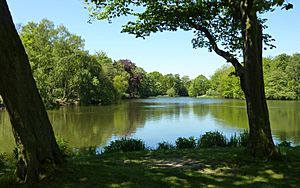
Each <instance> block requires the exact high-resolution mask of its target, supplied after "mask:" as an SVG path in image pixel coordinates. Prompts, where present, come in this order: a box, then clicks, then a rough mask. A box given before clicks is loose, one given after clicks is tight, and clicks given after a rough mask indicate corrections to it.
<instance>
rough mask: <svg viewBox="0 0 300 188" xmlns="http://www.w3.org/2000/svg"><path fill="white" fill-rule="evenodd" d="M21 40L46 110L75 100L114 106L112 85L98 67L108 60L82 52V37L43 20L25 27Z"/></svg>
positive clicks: (22, 29) (98, 55)
mask: <svg viewBox="0 0 300 188" xmlns="http://www.w3.org/2000/svg"><path fill="white" fill-rule="evenodd" d="M20 37H21V40H22V42H23V45H24V47H25V50H26V53H27V54H28V58H29V61H30V65H31V69H32V73H33V76H34V79H35V80H36V83H37V87H38V89H39V91H40V94H41V96H42V99H43V101H44V103H45V105H46V106H47V107H52V106H55V105H56V104H58V103H59V104H65V103H70V102H74V101H77V100H80V102H81V103H83V104H94V103H96V104H111V103H113V102H115V98H116V97H115V95H116V94H115V90H114V88H113V84H112V81H111V80H109V79H107V76H106V75H105V73H104V72H103V71H102V66H101V64H102V63H103V64H104V63H107V62H108V60H109V58H107V56H106V55H105V54H103V53H98V54H96V55H95V56H92V55H90V54H89V53H88V52H87V51H84V40H83V39H81V37H79V36H76V35H74V34H71V33H70V32H69V31H68V30H67V28H65V27H64V26H58V27H55V26H54V24H53V23H52V22H51V21H49V20H46V19H44V20H42V21H41V22H40V23H34V22H29V23H28V24H26V25H24V26H23V27H22V28H21V29H20ZM102 61H103V62H102Z"/></svg>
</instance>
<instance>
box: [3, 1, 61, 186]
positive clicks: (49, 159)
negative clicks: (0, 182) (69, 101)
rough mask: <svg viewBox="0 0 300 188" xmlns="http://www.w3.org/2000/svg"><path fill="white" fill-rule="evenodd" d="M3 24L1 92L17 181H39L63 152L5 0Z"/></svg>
mask: <svg viewBox="0 0 300 188" xmlns="http://www.w3.org/2000/svg"><path fill="white" fill-rule="evenodd" d="M0 23H1V26H0V94H1V95H2V97H3V101H4V103H5V106H6V108H7V111H8V113H9V117H10V121H11V124H12V129H13V134H14V137H15V141H16V145H17V151H18V158H17V165H16V166H17V167H16V175H17V181H18V182H20V183H24V182H36V181H38V180H40V179H43V178H44V177H46V176H47V175H48V174H49V173H51V172H53V170H54V169H55V166H56V165H57V164H59V163H61V162H63V155H62V153H61V151H60V150H59V147H58V145H57V143H56V140H55V136H54V132H53V130H52V126H51V124H50V121H49V118H48V115H47V112H46V110H45V107H44V104H43V102H42V99H41V97H40V95H39V93H38V90H37V87H36V84H35V81H34V79H33V76H32V73H31V69H30V65H29V60H28V57H27V54H26V52H25V49H24V47H23V45H22V42H21V40H20V38H19V36H18V33H17V31H16V29H15V26H14V23H13V20H12V17H11V15H10V12H9V9H8V6H7V2H6V0H0Z"/></svg>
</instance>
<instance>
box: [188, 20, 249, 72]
mask: <svg viewBox="0 0 300 188" xmlns="http://www.w3.org/2000/svg"><path fill="white" fill-rule="evenodd" d="M189 23H190V25H191V26H192V27H193V28H194V29H196V30H198V31H202V32H203V33H204V34H205V36H206V38H207V39H208V41H209V43H210V45H211V47H212V49H213V50H214V51H215V52H216V53H217V54H218V55H219V56H221V57H223V58H224V59H226V61H227V62H229V63H231V64H232V65H233V67H234V68H235V71H236V73H237V75H238V76H239V77H242V76H243V74H244V67H243V66H242V65H241V64H240V62H239V61H238V60H237V59H236V58H235V57H234V56H233V55H232V54H231V53H229V52H226V51H224V50H221V49H220V48H219V47H218V45H217V43H216V40H215V39H214V37H213V36H212V34H211V33H210V32H209V30H208V29H207V28H205V27H203V26H201V25H198V24H196V23H194V22H192V21H190V22H189Z"/></svg>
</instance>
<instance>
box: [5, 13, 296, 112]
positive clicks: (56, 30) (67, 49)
mask: <svg viewBox="0 0 300 188" xmlns="http://www.w3.org/2000/svg"><path fill="white" fill-rule="evenodd" d="M18 32H19V35H20V37H21V40H22V42H23V45H24V47H25V50H26V52H27V54H28V57H29V61H30V65H31V69H32V73H33V76H34V79H35V81H36V83H37V87H38V89H39V91H40V94H41V96H42V99H43V101H44V103H45V105H46V107H47V108H52V107H55V106H59V105H64V104H69V103H77V102H79V103H80V104H83V105H89V104H101V105H106V104H113V103H116V102H117V101H119V100H120V99H122V98H147V97H151V96H159V95H167V96H170V97H176V96H191V97H197V96H202V95H207V96H213V97H221V98H230V99H243V98H244V94H243V92H242V90H241V88H240V83H239V78H238V77H237V76H235V73H234V68H233V67H232V66H229V65H228V66H226V65H224V66H222V67H221V68H219V69H217V70H216V71H215V73H214V74H213V75H212V76H211V77H210V78H206V77H205V76H203V75H199V76H197V77H196V78H194V79H190V78H189V77H188V76H180V75H179V74H166V75H163V74H161V73H160V72H158V71H155V72H149V73H147V72H146V71H145V70H143V68H141V67H138V66H137V65H136V64H135V63H133V62H132V61H130V60H128V59H123V60H117V61H116V60H112V59H111V58H109V57H108V56H107V55H106V54H105V53H104V52H97V53H95V54H90V53H89V52H88V51H86V50H84V46H85V44H84V39H82V38H81V37H80V36H76V35H74V34H72V33H70V32H69V31H68V29H67V28H66V27H64V26H63V25H60V26H55V25H54V23H53V22H51V21H49V20H46V19H44V20H42V21H41V22H40V23H34V22H29V23H28V24H26V25H24V26H18ZM263 70H264V77H265V92H266V97H267V99H272V100H298V99H300V54H293V55H286V54H281V55H278V56H276V57H268V58H264V60H263ZM199 72H200V70H199ZM0 103H1V98H0Z"/></svg>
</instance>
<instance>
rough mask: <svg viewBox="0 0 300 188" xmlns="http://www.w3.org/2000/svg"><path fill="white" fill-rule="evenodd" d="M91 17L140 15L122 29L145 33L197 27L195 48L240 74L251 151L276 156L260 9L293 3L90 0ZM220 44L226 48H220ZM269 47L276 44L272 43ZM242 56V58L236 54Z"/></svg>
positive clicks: (276, 0)
mask: <svg viewBox="0 0 300 188" xmlns="http://www.w3.org/2000/svg"><path fill="white" fill-rule="evenodd" d="M86 2H88V3H91V4H90V10H91V16H92V17H95V18H97V19H108V20H110V19H111V18H115V17H119V16H124V15H125V16H128V15H131V16H132V17H130V18H136V19H135V20H133V21H129V22H128V23H127V25H125V26H124V27H123V30H122V31H123V32H128V33H130V34H134V35H135V36H136V37H142V38H144V37H146V36H149V35H150V34H151V33H155V32H158V31H176V30H177V29H183V30H185V31H188V30H193V31H194V32H195V38H194V39H193V40H192V42H193V45H194V47H208V48H209V50H210V51H214V52H216V53H217V54H218V55H219V56H221V57H223V58H224V59H225V60H226V61H227V62H230V63H231V64H232V65H233V66H234V68H235V71H236V74H237V75H238V76H239V78H240V83H241V87H242V90H243V91H244V93H245V98H246V101H247V113H248V122H249V127H250V139H249V143H248V151H249V152H250V153H251V154H252V155H254V156H273V155H276V153H277V152H276V149H275V146H274V143H273V139H272V135H271V129H270V121H269V113H268V108H267V104H266V98H265V91H264V82H263V71H262V48H263V41H264V42H265V43H266V44H267V45H271V44H270V41H271V38H270V36H269V35H266V34H263V28H264V27H265V25H264V22H265V20H263V19H260V18H259V17H258V14H260V13H265V12H268V11H273V10H274V7H275V6H283V8H285V9H290V8H292V5H291V4H284V0H263V1H262V0H241V1H234V0H207V1H204V0H169V1H164V0H157V1H153V0H136V1H132V0H86ZM219 44H221V45H222V46H223V47H224V48H223V49H222V48H220V47H219ZM271 47H273V46H272V45H271ZM238 52H241V53H242V55H243V63H241V62H239V61H238V59H237V54H238Z"/></svg>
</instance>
